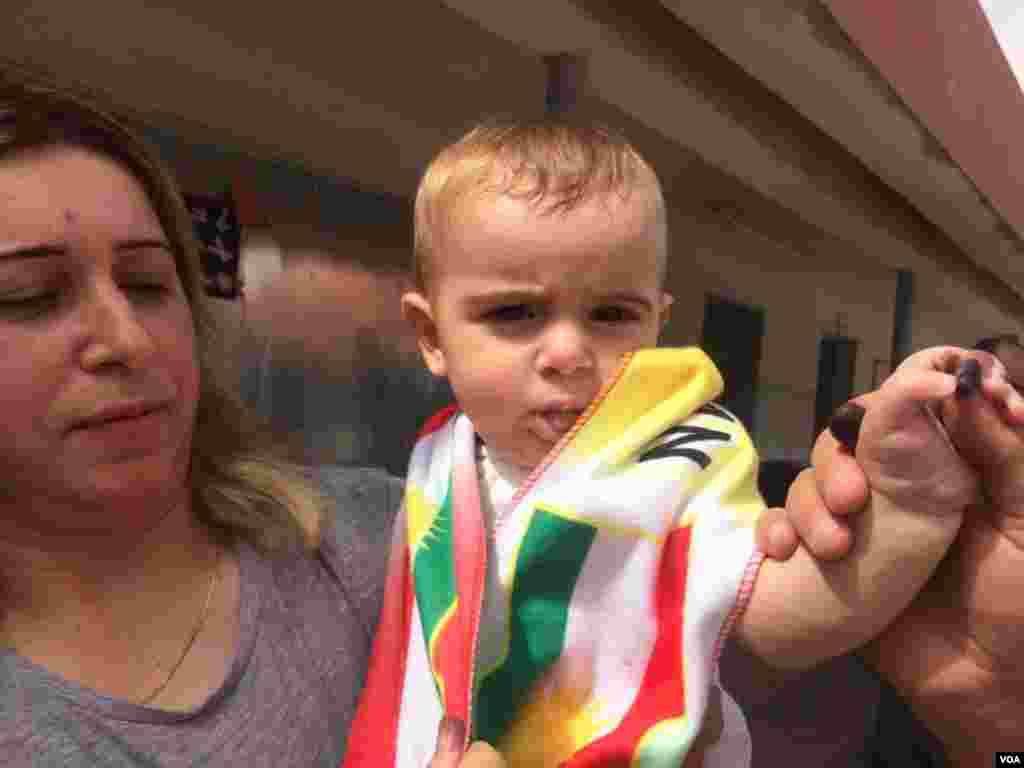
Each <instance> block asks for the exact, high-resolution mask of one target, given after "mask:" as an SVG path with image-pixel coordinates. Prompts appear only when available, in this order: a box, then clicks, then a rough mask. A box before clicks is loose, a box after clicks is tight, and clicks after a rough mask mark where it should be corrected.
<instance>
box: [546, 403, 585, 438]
mask: <svg viewBox="0 0 1024 768" xmlns="http://www.w3.org/2000/svg"><path fill="white" fill-rule="evenodd" d="M581 413H582V411H580V410H575V409H571V410H561V409H558V410H555V409H552V410H546V411H540V412H539V414H538V415H539V417H540V420H541V423H542V424H543V425H544V427H545V431H547V432H549V433H550V437H552V438H556V439H557V438H559V437H561V436H562V435H564V434H565V433H566V432H568V431H569V430H570V429H572V428H573V426H574V425H575V424H576V422H577V421H579V418H580V414H581Z"/></svg>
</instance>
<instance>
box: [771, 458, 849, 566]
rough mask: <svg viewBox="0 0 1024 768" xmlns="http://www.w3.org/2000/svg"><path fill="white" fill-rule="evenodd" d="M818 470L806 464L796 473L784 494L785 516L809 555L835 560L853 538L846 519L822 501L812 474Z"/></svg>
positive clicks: (847, 547) (822, 498) (843, 553)
mask: <svg viewBox="0 0 1024 768" xmlns="http://www.w3.org/2000/svg"><path fill="white" fill-rule="evenodd" d="M819 471H821V470H820V469H815V468H810V469H805V470H804V471H803V472H801V473H800V474H799V475H797V478H796V480H794V481H793V484H792V485H791V486H790V487H789V494H788V495H787V496H786V510H785V512H786V517H787V518H788V520H789V522H790V523H791V524H792V526H793V528H794V530H795V531H796V535H797V536H799V537H800V541H801V542H803V544H804V546H805V547H807V549H808V550H809V551H810V552H811V554H812V555H814V556H815V557H816V558H818V559H819V560H838V559H840V558H842V557H843V556H844V555H846V553H847V552H848V551H849V550H850V547H851V545H852V544H853V538H852V534H851V532H850V529H849V527H848V525H847V524H846V522H845V521H843V520H840V519H837V518H836V517H834V516H833V513H832V510H831V509H830V508H829V507H828V505H827V504H826V502H825V498H824V497H823V496H822V494H821V492H820V489H819V487H818V481H817V479H816V478H815V473H816V472H819ZM864 504H866V496H865V502H864ZM864 504H861V505H860V506H861V507H863V506H864Z"/></svg>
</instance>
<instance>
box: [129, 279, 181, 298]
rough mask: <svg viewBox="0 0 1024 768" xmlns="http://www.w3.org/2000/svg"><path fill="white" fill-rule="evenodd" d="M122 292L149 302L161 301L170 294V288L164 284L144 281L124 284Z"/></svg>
mask: <svg viewBox="0 0 1024 768" xmlns="http://www.w3.org/2000/svg"><path fill="white" fill-rule="evenodd" d="M122 290H123V291H124V292H125V293H129V294H134V295H136V296H137V297H139V298H141V299H145V300H150V301H153V300H157V299H162V298H163V297H164V296H166V295H167V294H168V293H169V292H170V288H169V287H168V286H167V285H166V284H164V283H161V282H156V281H144V280H140V281H133V282H130V283H125V285H124V286H123V287H122Z"/></svg>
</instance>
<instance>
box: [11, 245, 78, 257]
mask: <svg viewBox="0 0 1024 768" xmlns="http://www.w3.org/2000/svg"><path fill="white" fill-rule="evenodd" d="M67 252H68V249H67V246H66V245H64V244H62V243H40V244H38V245H20V244H18V243H13V244H10V245H7V244H0V261H8V260H10V261H13V260H15V259H48V258H51V257H53V256H63V255H65V254H66V253H67Z"/></svg>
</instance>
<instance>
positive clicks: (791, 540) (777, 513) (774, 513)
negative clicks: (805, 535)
mask: <svg viewBox="0 0 1024 768" xmlns="http://www.w3.org/2000/svg"><path fill="white" fill-rule="evenodd" d="M754 539H755V541H756V543H757V548H758V549H759V550H761V551H762V552H764V553H765V555H767V556H768V557H770V558H771V559H772V560H789V558H790V557H792V556H793V553H794V552H796V548H797V546H798V545H799V544H800V537H799V536H798V535H797V532H796V528H794V527H793V523H792V522H790V520H789V517H788V516H787V514H786V510H785V509H783V508H781V507H769V508H768V509H766V510H764V512H762V513H761V516H760V517H759V518H758V519H757V527H756V528H755V529H754Z"/></svg>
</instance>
